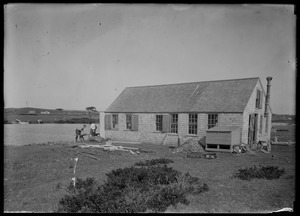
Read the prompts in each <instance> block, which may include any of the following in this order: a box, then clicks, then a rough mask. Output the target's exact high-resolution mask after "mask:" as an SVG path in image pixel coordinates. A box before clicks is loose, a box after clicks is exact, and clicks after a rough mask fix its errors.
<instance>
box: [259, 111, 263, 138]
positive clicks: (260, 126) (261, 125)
mask: <svg viewBox="0 0 300 216" xmlns="http://www.w3.org/2000/svg"><path fill="white" fill-rule="evenodd" d="M262 131H263V115H260V119H259V133H260V134H262Z"/></svg>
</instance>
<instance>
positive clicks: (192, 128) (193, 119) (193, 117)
mask: <svg viewBox="0 0 300 216" xmlns="http://www.w3.org/2000/svg"><path fill="white" fill-rule="evenodd" d="M197 120H198V115H197V114H189V134H197Z"/></svg>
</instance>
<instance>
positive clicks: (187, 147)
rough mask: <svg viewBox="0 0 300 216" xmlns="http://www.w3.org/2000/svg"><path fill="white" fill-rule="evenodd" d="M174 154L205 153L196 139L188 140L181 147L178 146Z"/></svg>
mask: <svg viewBox="0 0 300 216" xmlns="http://www.w3.org/2000/svg"><path fill="white" fill-rule="evenodd" d="M176 152H184V153H189V152H200V153H202V154H204V153H205V152H206V151H205V150H204V149H203V147H202V146H201V145H200V143H199V141H198V139H197V138H190V139H188V140H187V141H185V142H184V143H183V144H182V145H181V146H179V147H178V148H177V149H176Z"/></svg>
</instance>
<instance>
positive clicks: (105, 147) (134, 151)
mask: <svg viewBox="0 0 300 216" xmlns="http://www.w3.org/2000/svg"><path fill="white" fill-rule="evenodd" d="M112 143H113V142H112V141H110V140H109V141H106V143H105V144H104V145H90V144H85V145H79V146H78V147H80V148H101V149H103V150H104V151H126V152H129V153H130V154H140V149H139V148H133V147H124V146H115V145H113V144H112Z"/></svg>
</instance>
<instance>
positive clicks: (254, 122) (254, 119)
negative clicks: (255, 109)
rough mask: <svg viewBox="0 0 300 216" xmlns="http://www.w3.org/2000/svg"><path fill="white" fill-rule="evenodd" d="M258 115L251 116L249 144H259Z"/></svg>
mask: <svg viewBox="0 0 300 216" xmlns="http://www.w3.org/2000/svg"><path fill="white" fill-rule="evenodd" d="M257 120H258V115H257V114H250V115H249V130H248V144H249V145H252V144H254V143H256V142H257V140H256V135H257V123H258V121H257Z"/></svg>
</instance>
